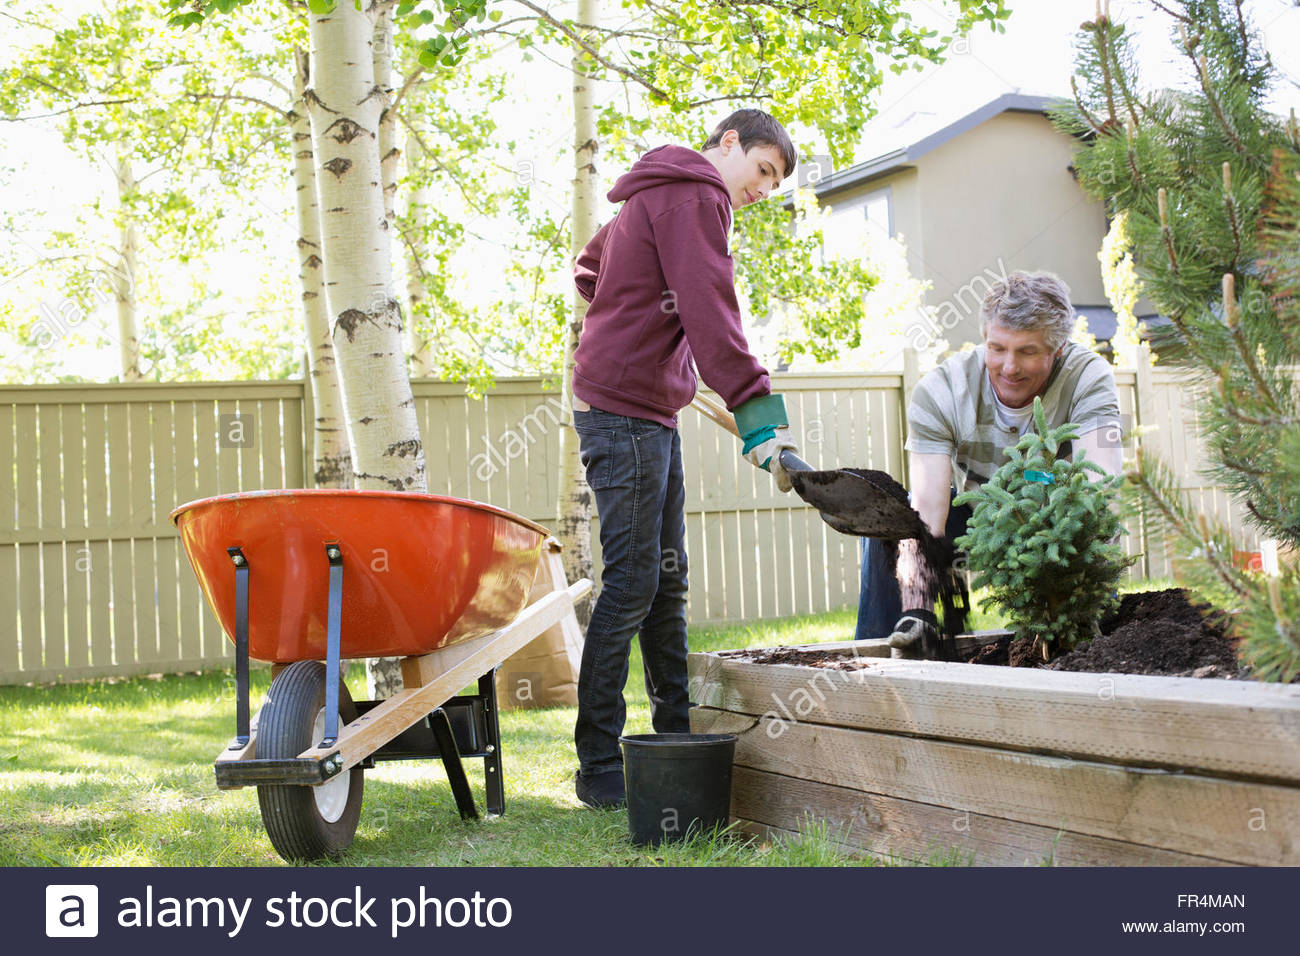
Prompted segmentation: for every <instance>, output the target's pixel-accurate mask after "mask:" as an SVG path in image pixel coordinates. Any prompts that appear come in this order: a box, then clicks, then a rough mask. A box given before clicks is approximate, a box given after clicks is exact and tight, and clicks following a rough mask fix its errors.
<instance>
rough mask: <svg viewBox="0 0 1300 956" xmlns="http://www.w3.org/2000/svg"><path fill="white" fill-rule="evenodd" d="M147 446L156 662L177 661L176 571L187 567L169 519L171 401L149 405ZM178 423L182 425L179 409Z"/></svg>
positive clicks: (173, 464)
mask: <svg viewBox="0 0 1300 956" xmlns="http://www.w3.org/2000/svg"><path fill="white" fill-rule="evenodd" d="M149 411H150V419H151V423H150V424H151V433H150V444H151V445H152V446H153V457H154V473H153V478H154V494H153V501H154V518H153V525H154V528H155V531H154V534H155V535H158V537H157V538H155V540H154V542H153V552H154V559H155V564H154V585H155V591H156V595H157V596H156V598H155V600H156V601H157V611H156V618H157V622H156V624H157V634H158V659H159V660H162V661H173V660H180V659H181V658H182V657H184V656H185V654H184V652H183V650H182V647H181V640H180V633H179V621H178V618H179V603H178V600H177V579H178V578H179V576H180V575H179V571H181V570H183V571H185V573H186V574H188V573H189V568H188V567H185V568H178V567H177V565H176V559H177V556H178V555H177V551H178V547H177V545H178V542H179V539H178V538H177V537H176V530H175V526H174V525H173V524H172V523H171V520H170V519H169V518H168V515H169V514H170V512H171V510H172V508H174V507H175V506H176V505H177V504H179V503H180V502H179V501H177V498H176V471H177V469H178V468H180V467H182V466H181V465H179V464H178V462H177V460H176V444H177V443H176V432H177V416H176V414H175V412H174V411H173V408H172V405H171V403H170V402H154V403H153V404H152V405H151V406H150V409H149ZM181 421H182V422H184V421H185V419H184V411H183V410H182V417H181Z"/></svg>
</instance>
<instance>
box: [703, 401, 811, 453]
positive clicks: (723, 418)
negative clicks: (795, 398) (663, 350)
mask: <svg viewBox="0 0 1300 956" xmlns="http://www.w3.org/2000/svg"><path fill="white" fill-rule="evenodd" d="M691 404H692V405H693V406H695V410H696V411H697V412H699V413H700V414H701V415H703V416H704V417H705V418H707V419H709V420H710V421H712V422H713V423H714V424H715V425H717V426H719V427H720V428H725V429H726V430H727V431H729V432H731V434H733V435H735V436H736V437H737V438H739V437H740V429H738V428H737V427H736V419H735V418H734V417H732V414H731V412H729V411H727V410H726V409H725V408H723V407H722V406H721V405H719V404H718V403H717V402H715V401H714V400H713V399H711V398H706V397H705V396H703V395H701V394H700V393H699V392H696V393H695V398H693V399H691ZM781 467H782V468H784V469H785V470H786V471H812V470H813V467H812V465H810V464H808V462H806V461H804V460H803V459H802V458H800V457H799V456H798V455H796V454H795V453H794V452H792V451H790V449H788V448H787V449H786V450H785V451H783V452H781Z"/></svg>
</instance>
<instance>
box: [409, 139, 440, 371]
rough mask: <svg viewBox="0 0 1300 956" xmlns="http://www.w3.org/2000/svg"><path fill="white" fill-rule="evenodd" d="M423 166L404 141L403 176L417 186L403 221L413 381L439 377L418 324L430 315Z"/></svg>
mask: <svg viewBox="0 0 1300 956" xmlns="http://www.w3.org/2000/svg"><path fill="white" fill-rule="evenodd" d="M423 164H424V147H423V146H421V145H420V141H419V140H418V139H416V138H415V136H412V135H408V136H407V137H406V174H407V177H408V178H409V179H410V180H412V181H413V182H416V183H418V184H419V185H417V186H416V187H415V189H414V190H413V191H412V192H411V194H410V198H409V199H408V200H407V208H406V217H407V219H408V220H409V221H410V224H411V228H410V232H409V233H408V234H407V237H406V243H405V246H406V302H407V314H406V351H407V354H408V355H410V357H411V375H412V376H413V377H414V378H431V377H433V376H434V375H437V374H438V368H437V365H436V364H435V357H434V354H433V345H432V343H431V342H430V341H429V337H428V336H427V335H425V334H423V333H422V332H421V331H420V320H421V319H423V318H425V316H426V315H427V313H428V311H429V306H428V304H427V303H428V298H429V292H428V288H427V287H426V286H425V265H424V264H425V262H427V261H428V251H427V249H426V246H425V242H424V239H425V236H427V235H428V225H427V221H426V218H425V217H426V215H427V213H428V209H429V202H430V198H431V197H430V195H429V188H428V186H427V185H426V184H425V177H424V176H422V175H420V168H421V166H423Z"/></svg>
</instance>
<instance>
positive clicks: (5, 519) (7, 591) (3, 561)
mask: <svg viewBox="0 0 1300 956" xmlns="http://www.w3.org/2000/svg"><path fill="white" fill-rule="evenodd" d="M14 425H15V420H14V407H13V406H12V405H11V404H9V403H7V402H3V403H0V502H4V503H5V505H4V507H0V531H6V532H13V531H15V530H16V527H17V523H18V522H17V515H16V514H15V511H16V504H17V500H18V496H17V490H18V489H17V481H16V478H15V469H16V462H15V460H14V457H15V456H14ZM11 502H12V503H13V505H11V504H10V503H11ZM19 593H20V591H19V587H18V548H17V546H15V545H13V544H0V622H3V624H0V683H17V682H20V681H21V680H22V674H21V667H22V659H21V656H20V654H19V651H18V595H19ZM9 621H13V627H9V626H8V622H9Z"/></svg>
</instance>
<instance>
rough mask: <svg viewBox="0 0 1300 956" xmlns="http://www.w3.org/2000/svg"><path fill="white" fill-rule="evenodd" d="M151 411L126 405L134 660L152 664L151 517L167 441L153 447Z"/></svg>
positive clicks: (160, 655) (155, 650)
mask: <svg viewBox="0 0 1300 956" xmlns="http://www.w3.org/2000/svg"><path fill="white" fill-rule="evenodd" d="M154 411H155V410H154V408H153V407H152V406H151V405H149V404H148V403H145V402H133V403H132V404H131V406H130V427H131V527H132V528H133V529H134V530H135V532H136V536H135V540H134V542H132V546H131V589H132V591H133V593H134V598H133V600H132V605H133V609H134V611H135V646H136V659H137V660H139V661H141V662H148V663H153V662H156V661H162V660H163V659H164V658H165V656H166V655H165V654H164V652H163V649H162V648H161V647H159V640H158V607H157V597H156V594H155V590H156V588H157V581H158V574H157V559H156V557H155V555H154V548H153V535H154V534H155V529H157V527H158V525H157V523H156V521H155V516H154V507H155V506H154V501H155V488H156V482H157V480H158V472H159V470H161V468H162V467H163V465H162V463H161V462H160V461H159V460H158V459H160V458H165V457H168V454H167V453H168V451H169V450H170V448H171V443H170V441H169V442H168V443H167V444H166V445H164V446H162V447H160V448H157V449H156V450H155V448H154V444H153V416H154Z"/></svg>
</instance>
